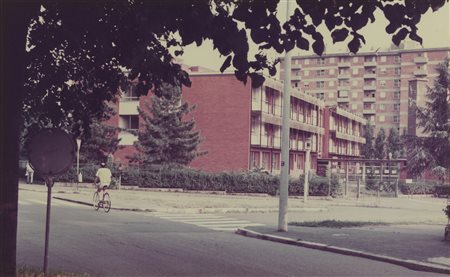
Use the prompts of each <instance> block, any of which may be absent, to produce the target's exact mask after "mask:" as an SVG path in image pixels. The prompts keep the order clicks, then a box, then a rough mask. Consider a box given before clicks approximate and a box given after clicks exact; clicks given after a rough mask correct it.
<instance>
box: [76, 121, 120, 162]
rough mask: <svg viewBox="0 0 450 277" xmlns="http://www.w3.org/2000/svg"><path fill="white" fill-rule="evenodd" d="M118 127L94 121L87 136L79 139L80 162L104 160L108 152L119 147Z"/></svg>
mask: <svg viewBox="0 0 450 277" xmlns="http://www.w3.org/2000/svg"><path fill="white" fill-rule="evenodd" d="M118 131H119V128H116V127H113V126H109V125H106V124H104V123H103V124H102V123H100V122H99V121H97V120H96V121H94V122H92V123H91V125H90V133H89V136H86V137H85V138H84V139H82V141H81V147H80V162H81V163H86V162H89V163H95V164H99V163H101V162H106V160H107V157H108V155H109V154H113V153H114V152H116V151H117V149H119V148H120V146H119V142H120V139H119V138H117V132H118Z"/></svg>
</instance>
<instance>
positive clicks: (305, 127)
mask: <svg viewBox="0 0 450 277" xmlns="http://www.w3.org/2000/svg"><path fill="white" fill-rule="evenodd" d="M289 127H290V128H292V129H297V130H301V131H306V132H310V133H318V134H321V135H323V134H324V129H323V128H322V127H318V126H315V125H311V124H307V123H304V122H299V121H295V120H290V122H289Z"/></svg>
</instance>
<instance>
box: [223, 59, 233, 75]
mask: <svg viewBox="0 0 450 277" xmlns="http://www.w3.org/2000/svg"><path fill="white" fill-rule="evenodd" d="M231 59H232V56H231V55H229V56H228V57H227V58H226V59H225V61H224V62H223V64H222V66H221V67H220V72H222V73H223V72H224V71H225V70H226V69H227V68H228V67H230V65H231Z"/></svg>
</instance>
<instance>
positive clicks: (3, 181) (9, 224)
mask: <svg viewBox="0 0 450 277" xmlns="http://www.w3.org/2000/svg"><path fill="white" fill-rule="evenodd" d="M39 8H40V5H39V3H38V2H37V1H34V2H32V1H26V0H6V1H1V2H0V26H1V27H0V35H1V38H0V43H1V45H0V49H1V51H2V52H1V58H0V60H1V65H0V66H1V68H0V76H1V77H0V78H1V81H0V86H1V89H0V160H1V164H0V165H1V170H0V276H15V274H16V242H17V196H18V176H19V175H18V174H19V170H18V169H19V168H18V166H19V162H18V161H19V129H20V126H21V118H22V114H21V103H22V94H23V90H22V89H23V84H24V82H23V76H24V69H25V43H26V35H27V31H28V25H29V22H30V19H31V17H32V15H33V14H37V12H39Z"/></svg>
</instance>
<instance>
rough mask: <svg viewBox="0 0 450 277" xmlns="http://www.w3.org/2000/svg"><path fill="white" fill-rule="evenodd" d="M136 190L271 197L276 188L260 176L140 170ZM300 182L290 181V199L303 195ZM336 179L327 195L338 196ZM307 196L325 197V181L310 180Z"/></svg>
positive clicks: (272, 179)
mask: <svg viewBox="0 0 450 277" xmlns="http://www.w3.org/2000/svg"><path fill="white" fill-rule="evenodd" d="M138 174H139V178H137V179H139V180H140V182H139V186H142V187H153V188H155V187H157V188H160V187H163V188H175V187H176V188H182V189H185V190H214V191H226V192H229V193H267V194H270V195H275V194H276V192H277V190H278V188H279V184H280V180H279V177H278V176H273V175H269V174H265V173H261V172H221V173H217V174H212V173H206V172H201V171H197V170H192V169H186V168H175V169H168V168H161V169H160V170H158V171H154V170H141V171H140V172H138ZM303 180H304V177H303V176H301V177H300V178H298V179H291V180H290V185H289V194H290V195H303ZM338 187H339V182H338V178H337V176H333V177H332V180H331V187H330V194H331V195H336V194H337V193H338ZM310 195H328V179H327V178H326V177H320V176H316V175H312V176H311V180H310Z"/></svg>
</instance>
